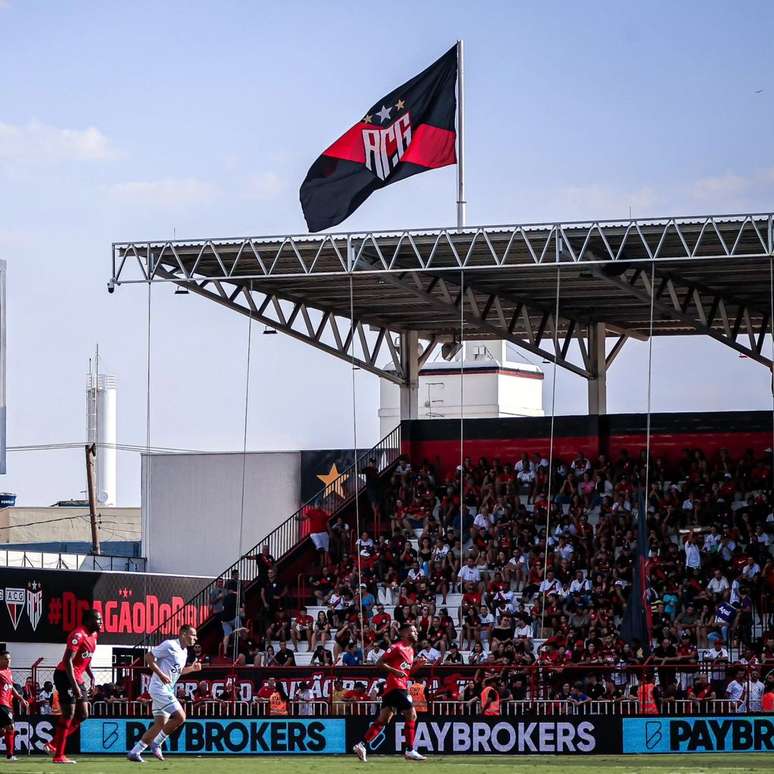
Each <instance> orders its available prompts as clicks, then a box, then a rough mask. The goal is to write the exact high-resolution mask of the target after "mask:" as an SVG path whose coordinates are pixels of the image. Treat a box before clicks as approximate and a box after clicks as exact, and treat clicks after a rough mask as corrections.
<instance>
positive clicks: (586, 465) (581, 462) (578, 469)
mask: <svg viewBox="0 0 774 774" xmlns="http://www.w3.org/2000/svg"><path fill="white" fill-rule="evenodd" d="M572 469H573V472H574V473H575V475H576V476H577V477H578V478H581V477H582V476H583V474H584V473H585V472H586V471H587V470H591V463H590V462H589V460H588V458H587V457H584V456H583V453H582V452H578V453H577V454H576V455H575V459H574V460H573V461H572Z"/></svg>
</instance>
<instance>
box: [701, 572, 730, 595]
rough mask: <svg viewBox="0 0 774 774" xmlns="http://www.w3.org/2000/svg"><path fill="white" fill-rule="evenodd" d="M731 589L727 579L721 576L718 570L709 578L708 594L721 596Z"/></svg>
mask: <svg viewBox="0 0 774 774" xmlns="http://www.w3.org/2000/svg"><path fill="white" fill-rule="evenodd" d="M730 588H731V584H730V583H729V582H728V579H727V578H726V577H725V575H723V573H722V572H721V571H720V570H715V574H714V575H713V576H712V578H710V582H709V583H708V584H707V591H709V592H710V594H718V595H722V594H724V593H725V592H726V591H728V590H729V589H730Z"/></svg>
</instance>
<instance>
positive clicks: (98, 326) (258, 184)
mask: <svg viewBox="0 0 774 774" xmlns="http://www.w3.org/2000/svg"><path fill="white" fill-rule="evenodd" d="M773 22H774V5H772V4H771V3H768V2H740V3H737V4H727V3H718V2H681V3H666V2H663V3H662V2H656V3H647V4H644V3H638V4H635V3H628V4H627V3H620V2H617V3H605V2H594V3H591V2H588V3H569V2H567V3H558V2H555V3H551V2H543V3H540V4H537V3H519V2H509V3H496V2H489V3H478V4H473V3H455V4H452V3H449V2H446V3H440V2H423V3H411V2H399V1H397V0H396V1H395V2H392V3H390V4H388V5H380V6H378V7H377V6H375V5H374V4H364V3H345V2H328V3H311V2H309V3H303V2H284V3H258V2H253V3H248V2H223V1H221V2H185V3H182V2H181V3H175V2H164V3H158V2H156V3H147V2H135V3H131V4H127V3H97V2H72V3H69V4H60V3H51V2H35V1H34V0H31V1H28V2H22V0H0V72H1V73H2V76H0V257H2V258H5V259H6V260H7V261H8V326H9V328H8V438H9V443H10V444H11V445H17V444H27V443H46V442H62V441H75V440H81V439H82V437H83V435H84V431H85V412H84V405H83V404H84V396H83V387H84V374H85V372H86V370H87V366H88V358H89V356H90V354H91V352H92V351H93V349H94V346H95V343H96V342H97V341H99V344H100V349H101V351H102V352H103V353H104V357H105V365H106V367H107V368H108V369H110V370H111V371H112V372H113V373H115V374H116V376H117V377H118V378H119V381H120V393H119V415H120V420H119V421H120V424H119V436H120V439H121V440H122V441H124V442H126V443H143V442H144V438H145V418H144V417H145V303H146V298H145V293H144V291H143V290H142V289H140V288H137V287H133V288H129V287H125V288H121V289H120V290H119V292H118V293H116V294H115V295H113V296H108V295H107V293H106V292H105V282H106V280H107V278H108V274H109V260H110V243H111V242H112V241H114V240H121V239H144V238H159V237H166V236H171V235H172V233H173V231H174V233H176V234H177V236H178V237H201V236H226V235H242V234H265V233H280V232H283V233H284V232H299V231H303V230H304V222H303V219H302V216H301V211H300V207H299V205H298V185H299V183H300V182H301V180H302V179H303V177H304V174H305V173H306V170H307V168H308V166H309V164H310V163H311V162H312V161H313V160H314V158H315V157H316V156H317V154H318V153H319V152H320V151H321V150H322V149H323V148H324V147H326V146H327V145H328V144H329V143H330V142H331V141H332V140H333V139H335V138H336V137H337V136H338V135H339V134H340V133H341V132H342V131H343V130H345V129H346V128H347V127H348V126H350V125H351V124H352V123H353V121H354V120H356V119H357V118H358V117H360V115H361V114H362V112H363V110H364V109H365V108H367V107H368V106H370V105H371V104H372V103H373V102H374V101H375V100H376V99H378V98H379V96H381V95H382V94H384V93H386V92H388V91H390V90H391V89H392V88H394V87H395V86H396V85H398V84H400V83H402V82H403V81H404V80H406V79H407V78H409V77H411V76H412V75H414V74H415V73H416V72H418V71H419V70H421V69H422V68H423V67H425V66H426V65H427V64H429V63H430V62H431V61H432V60H433V59H434V58H436V57H437V56H439V55H440V54H441V53H442V52H443V51H445V50H446V49H447V48H448V47H449V46H450V45H451V44H452V43H453V41H454V40H455V39H457V38H458V37H463V38H464V39H465V46H466V106H467V114H466V131H467V137H466V152H467V156H466V158H467V164H468V168H467V186H468V200H469V207H468V220H469V222H470V223H517V222H530V221H543V220H558V219H564V220H568V219H574V218H585V217H594V218H605V217H618V216H624V215H627V214H628V212H629V207H631V208H632V212H633V214H634V215H635V216H647V215H665V214H671V215H677V214H690V213H710V212H716V213H723V212H736V211H766V210H768V209H771V208H772V207H773V206H774V204H773V203H772V202H774V197H773V194H774V157H773V156H774V154H773V153H772V143H771V132H772V126H773V125H774V120H773V119H774V107H773V105H774V102H773V101H772V98H773V97H774V77H772V73H774V53H772V46H771V37H770V36H771V29H772V27H773V24H772V23H773ZM761 89H762V90H763V91H762V92H761V93H757V92H759V90H761ZM454 174H455V173H454V169H453V168H448V169H444V170H439V171H436V172H433V173H430V174H425V175H420V176H417V177H414V178H412V179H411V180H410V181H406V182H404V183H401V184H400V185H395V186H392V187H390V188H388V189H386V190H384V191H382V192H379V193H378V194H377V195H375V196H373V197H372V198H371V199H370V200H369V201H368V202H367V203H366V204H365V205H364V206H363V207H362V208H361V209H360V210H359V211H358V212H357V213H356V214H355V215H354V216H353V217H352V218H351V219H350V220H349V221H347V223H346V224H345V225H346V227H347V228H350V227H351V228H373V229H377V228H387V227H394V226H400V227H412V226H429V225H447V224H450V223H452V222H453V220H454V215H455V210H454ZM245 339H246V327H245V323H244V321H243V320H237V319H235V318H234V317H232V316H231V315H229V314H228V313H227V312H225V311H224V310H221V309H219V308H215V307H211V306H208V305H207V304H206V303H205V302H203V301H199V300H198V299H194V298H190V297H189V298H184V299H181V298H179V297H178V298H175V297H174V296H173V295H172V294H171V290H167V289H163V288H159V289H158V292H155V295H154V301H153V369H152V393H153V396H154V401H153V404H154V412H153V422H152V429H153V442H154V444H157V445H164V446H175V447H184V448H199V449H207V448H217V449H224V448H226V449H237V448H241V438H242V413H241V407H242V402H243V389H244V360H245ZM645 350H646V347H645V346H644V345H641V344H633V345H631V346H630V345H627V347H626V348H625V350H624V352H623V354H622V355H621V357H620V358H619V359H618V360H617V361H616V364H615V367H614V369H613V371H612V372H611V374H610V386H609V390H610V399H609V403H610V410H611V411H624V410H626V411H636V410H641V409H644V407H645V391H644V379H645V370H644V369H645V359H644V354H645ZM253 356H254V365H255V368H256V370H255V372H254V379H253V390H252V393H251V406H252V410H251V412H250V434H249V446H250V447H251V448H256V449H260V448H263V449H271V448H301V447H307V448H310V447H319V446H328V445H331V446H338V445H347V444H351V443H352V429H351V414H352V409H351V405H350V402H349V397H348V396H349V394H350V393H349V389H350V371H349V369H348V367H347V366H346V364H343V363H339V362H336V361H333V360H332V359H330V358H328V357H326V356H324V355H322V354H320V353H317V352H315V351H313V350H311V349H309V348H307V347H304V346H303V345H301V344H298V343H295V342H293V341H290V340H288V339H286V338H284V337H281V336H274V337H261V336H258V337H256V341H255V348H254V350H253ZM654 362H655V365H656V376H655V380H654V393H653V397H654V408H655V409H656V410H677V409H690V408H703V409H723V408H767V407H770V406H771V393H770V389H769V381H768V378H767V374H766V371H765V369H764V368H762V367H761V366H759V365H756V364H754V363H752V362H750V361H747V360H740V359H739V358H738V357H737V356H736V355H735V353H733V352H731V351H728V350H725V349H724V348H723V347H722V346H721V345H718V344H715V343H712V342H698V341H696V340H692V341H683V340H676V341H665V340H657V341H656V344H655V347H654ZM310 373H314V374H315V376H314V386H313V389H311V388H310V377H309V374H310ZM549 377H550V373H549ZM357 379H358V390H357V409H358V414H359V416H360V423H359V427H360V432H361V438H360V439H359V440H360V442H361V443H360V445H363V442H364V441H365V442H368V441H371V440H375V436H376V434H377V420H376V408H377V402H378V390H377V383H376V380H375V379H374V378H372V377H370V376H368V375H367V374H364V373H362V372H361V373H358V375H357ZM546 386H547V389H550V378H547V379H546ZM547 394H548V393H547ZM546 407H548V402H547V401H546ZM584 410H585V386H584V384H583V383H582V382H581V381H579V380H578V379H576V378H575V377H572V376H571V375H565V374H563V375H562V376H561V378H560V381H559V384H558V398H557V411H558V412H559V413H574V412H582V411H584ZM8 469H9V472H8V475H7V476H6V477H5V481H3V482H0V486H2V488H4V489H7V490H9V491H15V492H18V493H19V495H20V501H22V502H25V503H30V504H32V503H35V504H46V503H49V502H52V501H53V500H55V499H58V498H61V497H68V496H77V495H78V492H79V490H80V489H82V487H83V484H82V480H83V477H82V473H81V453H80V452H73V453H70V452H47V453H39V454H37V453H36V454H30V453H24V454H22V453H12V454H11V455H10V456H9V460H8ZM119 487H120V489H119V495H120V499H121V501H122V502H124V503H127V504H129V503H136V502H138V500H139V488H138V465H137V461H136V459H134V458H132V457H129V456H127V455H123V456H122V462H121V470H120V482H119Z"/></svg>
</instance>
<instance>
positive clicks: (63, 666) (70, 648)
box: [47, 610, 102, 763]
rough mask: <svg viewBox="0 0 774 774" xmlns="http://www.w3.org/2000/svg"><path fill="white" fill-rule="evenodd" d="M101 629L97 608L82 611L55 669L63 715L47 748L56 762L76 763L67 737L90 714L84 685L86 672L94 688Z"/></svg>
mask: <svg viewBox="0 0 774 774" xmlns="http://www.w3.org/2000/svg"><path fill="white" fill-rule="evenodd" d="M100 631H102V616H101V615H100V613H99V612H98V611H96V610H87V611H86V612H85V613H84V614H83V624H82V625H81V626H78V627H76V628H75V629H73V630H72V631H71V632H70V634H68V635H67V645H66V646H65V652H64V656H63V657H62V660H61V661H60V662H59V664H58V665H57V667H56V669H55V670H54V685H55V686H56V690H57V693H58V694H59V704H60V707H61V709H62V714H61V715H60V716H59V721H58V722H57V725H56V733H55V734H54V743H53V744H49V745H48V746H47V749H48V751H49V752H53V753H54V760H53V762H54V763H75V761H73V760H70V758H68V757H67V756H66V755H65V750H66V748H67V737H68V736H70V734H72V733H73V732H74V731H76V730H77V728H78V726H80V724H81V723H82V722H83V721H84V720H85V719H86V718H87V717H88V716H89V695H88V693H87V692H86V686H85V685H84V684H83V675H84V673H85V674H87V675H88V676H89V682H90V683H91V688H94V674H93V673H92V671H91V657H92V656H93V655H94V651H95V650H96V649H97V635H98V634H99V633H100Z"/></svg>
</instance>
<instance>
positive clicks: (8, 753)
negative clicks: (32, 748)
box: [5, 725, 16, 758]
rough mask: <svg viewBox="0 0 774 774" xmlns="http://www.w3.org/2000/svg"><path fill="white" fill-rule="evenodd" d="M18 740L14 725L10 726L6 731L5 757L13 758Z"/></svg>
mask: <svg viewBox="0 0 774 774" xmlns="http://www.w3.org/2000/svg"><path fill="white" fill-rule="evenodd" d="M15 738H16V731H15V729H14V727H13V725H10V726H8V728H7V729H6V730H5V757H6V758H11V757H13V754H14V752H15V748H14V744H13V742H14V739H15Z"/></svg>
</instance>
